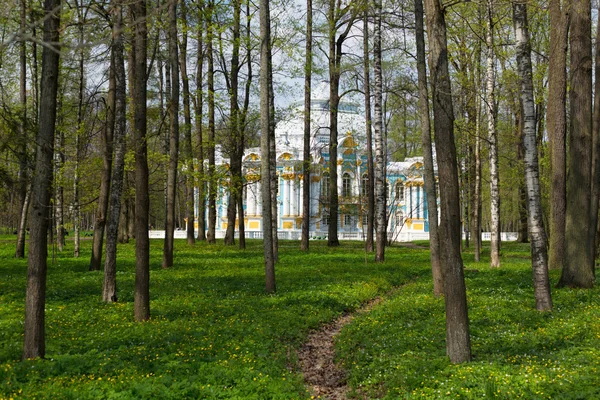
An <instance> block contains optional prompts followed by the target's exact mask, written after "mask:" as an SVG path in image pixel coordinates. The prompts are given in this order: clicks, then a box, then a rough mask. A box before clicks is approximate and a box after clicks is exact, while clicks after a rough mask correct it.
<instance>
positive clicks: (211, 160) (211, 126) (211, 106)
mask: <svg viewBox="0 0 600 400" xmlns="http://www.w3.org/2000/svg"><path fill="white" fill-rule="evenodd" d="M214 7H215V5H214V1H213V0H209V2H208V10H207V13H206V44H207V47H206V54H207V56H208V77H207V78H208V79H207V80H208V144H207V145H208V174H207V179H208V234H207V237H206V239H207V241H208V243H216V241H217V240H216V237H215V230H216V224H217V201H216V199H217V181H216V179H217V178H216V171H215V64H214V54H213V36H214V35H213V34H214V32H213V30H214V26H213V24H214V23H213V18H214V17H213V13H214Z"/></svg>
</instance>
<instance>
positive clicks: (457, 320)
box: [424, 0, 471, 363]
mask: <svg viewBox="0 0 600 400" xmlns="http://www.w3.org/2000/svg"><path fill="white" fill-rule="evenodd" d="M424 4H425V13H426V15H427V28H428V29H427V32H428V38H429V50H430V60H429V65H430V76H431V88H432V92H433V93H432V97H433V117H434V135H435V147H436V154H437V161H438V170H439V181H440V205H441V210H440V211H441V220H440V248H441V253H440V256H441V258H440V261H441V263H442V276H443V281H444V300H445V308H446V353H447V354H448V357H449V358H450V361H451V362H452V363H461V362H467V361H470V360H471V340H470V336H469V317H468V310H467V295H466V287H465V279H464V271H463V263H462V257H461V254H460V246H461V232H460V226H461V222H460V205H459V198H460V197H459V191H458V166H457V162H456V147H455V144H454V110H453V106H452V88H451V85H450V75H449V70H448V42H447V37H446V21H445V17H444V11H443V10H442V8H441V4H440V2H438V1H437V0H425V2H424Z"/></svg>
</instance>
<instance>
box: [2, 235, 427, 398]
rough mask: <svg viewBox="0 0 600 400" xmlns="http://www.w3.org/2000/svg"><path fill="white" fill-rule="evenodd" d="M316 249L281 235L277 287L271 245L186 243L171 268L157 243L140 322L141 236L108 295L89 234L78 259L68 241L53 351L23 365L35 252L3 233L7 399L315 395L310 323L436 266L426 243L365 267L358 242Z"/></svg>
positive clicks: (54, 285) (125, 252)
mask: <svg viewBox="0 0 600 400" xmlns="http://www.w3.org/2000/svg"><path fill="white" fill-rule="evenodd" d="M7 239H11V238H10V237H9V238H7ZM311 246H312V251H311V253H310V254H304V253H301V252H300V251H299V250H298V244H297V243H296V242H281V248H280V260H281V262H280V264H278V265H277V270H276V273H277V285H278V292H277V294H276V295H266V294H265V292H264V265H263V261H262V242H255V241H250V242H249V248H248V249H247V250H246V251H240V250H238V249H237V248H227V247H224V246H222V245H216V246H209V245H206V244H204V243H202V244H201V243H198V244H197V245H196V246H194V247H190V246H188V245H186V244H185V241H176V259H175V266H174V267H173V268H171V269H169V270H162V269H161V268H160V263H161V254H162V253H161V251H162V241H152V244H151V252H152V254H151V314H152V317H151V320H150V321H148V322H145V323H136V322H134V321H133V290H134V287H133V285H134V277H135V274H134V262H135V254H134V246H133V244H128V245H123V246H120V247H119V260H120V261H119V265H118V268H119V272H118V276H117V279H118V286H119V302H118V303H115V304H104V303H102V302H101V286H102V279H103V276H102V273H101V272H89V271H87V268H88V262H89V257H90V241H85V242H83V249H82V253H81V257H80V258H78V259H74V258H73V257H72V242H69V243H68V246H67V248H66V249H65V251H64V252H62V253H60V254H56V255H55V257H54V260H53V261H51V264H50V265H49V275H48V285H47V287H48V289H47V304H46V318H47V319H46V333H47V340H46V350H47V351H46V359H45V360H35V361H32V360H28V361H25V362H21V361H19V358H20V355H21V351H22V341H23V323H22V321H23V315H24V297H25V283H26V261H25V260H15V259H14V258H12V255H13V251H14V243H13V241H12V240H9V241H0V398H11V397H25V398H48V399H56V398H65V399H66V398H80V399H96V398H113V399H133V398H135V399H139V398H161V399H169V398H172V399H180V398H213V399H217V398H240V399H293V398H295V399H302V398H310V396H309V394H308V393H307V391H306V388H305V387H304V385H303V382H302V376H301V374H300V373H299V371H298V365H297V359H296V352H295V349H297V348H298V347H299V346H300V345H301V344H302V343H303V341H304V339H305V338H306V336H307V333H308V331H309V330H310V329H314V328H317V327H318V326H319V325H320V324H322V323H323V322H325V321H328V320H331V319H332V318H334V317H335V316H336V315H340V314H341V313H343V312H344V311H349V310H353V309H354V308H356V307H357V306H359V305H360V304H361V303H362V302H364V301H366V300H368V299H370V298H372V297H374V296H376V295H378V294H381V293H385V292H386V291H388V290H389V289H391V288H392V287H393V286H397V285H401V284H403V283H405V282H407V281H409V280H410V279H413V278H414V277H415V276H417V275H423V274H427V272H428V267H427V255H426V253H425V252H423V251H414V250H406V251H396V252H395V254H390V257H389V258H390V260H389V262H387V263H385V264H382V265H377V264H374V263H372V262H369V263H368V265H366V264H365V256H364V252H363V251H362V246H361V245H360V244H358V243H343V244H342V246H341V247H339V248H336V249H328V248H327V247H326V244H325V243H324V242H316V241H315V242H311Z"/></svg>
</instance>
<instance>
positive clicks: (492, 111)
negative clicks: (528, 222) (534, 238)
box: [486, 0, 500, 268]
mask: <svg viewBox="0 0 600 400" xmlns="http://www.w3.org/2000/svg"><path fill="white" fill-rule="evenodd" d="M487 13H488V14H487V32H486V45H487V68H486V81H487V92H486V105H487V107H486V108H487V118H488V141H489V145H490V150H489V151H490V214H491V215H490V232H491V236H490V265H491V267H492V268H498V267H500V175H499V171H498V133H497V130H496V117H497V109H496V108H497V107H496V94H495V92H496V88H495V86H496V77H495V67H494V51H495V50H494V5H493V0H488V2H487Z"/></svg>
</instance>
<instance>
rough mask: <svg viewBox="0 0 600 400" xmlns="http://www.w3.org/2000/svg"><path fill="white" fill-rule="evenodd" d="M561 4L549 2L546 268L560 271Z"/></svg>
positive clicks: (565, 20)
mask: <svg viewBox="0 0 600 400" xmlns="http://www.w3.org/2000/svg"><path fill="white" fill-rule="evenodd" d="M561 3H562V0H550V1H549V2H548V9H549V13H550V54H549V59H548V64H549V65H548V115H547V120H548V138H549V148H550V165H551V172H550V173H551V189H550V193H551V194H550V196H551V201H550V218H549V220H550V243H549V245H550V254H549V260H548V266H549V268H551V269H562V268H563V265H564V261H565V223H566V220H565V214H566V209H567V206H566V202H567V197H566V195H567V192H566V180H565V177H566V163H567V160H566V136H567V110H566V104H567V98H566V97H567V47H568V38H569V14H568V13H567V12H566V10H565V8H566V7H567V5H566V4H565V5H563V6H561Z"/></svg>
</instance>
